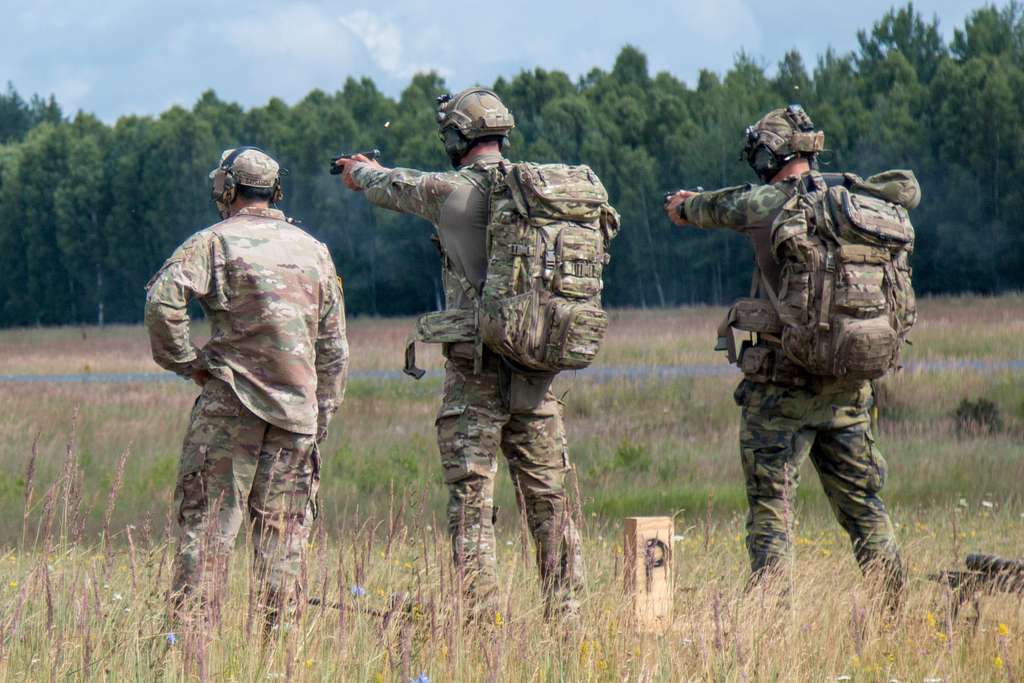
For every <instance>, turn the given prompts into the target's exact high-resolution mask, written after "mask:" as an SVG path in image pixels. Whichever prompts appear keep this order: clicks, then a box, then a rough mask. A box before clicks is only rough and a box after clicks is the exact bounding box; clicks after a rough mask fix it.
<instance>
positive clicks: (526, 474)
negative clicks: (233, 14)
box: [337, 88, 583, 616]
mask: <svg viewBox="0 0 1024 683" xmlns="http://www.w3.org/2000/svg"><path fill="white" fill-rule="evenodd" d="M439 103H440V104H439V110H438V122H439V125H440V136H441V139H442V141H443V142H444V146H445V151H446V152H447V154H448V157H449V159H450V160H451V163H452V166H453V167H454V168H455V170H454V171H449V172H439V173H428V172H423V171H417V170H412V169H406V168H396V169H387V168H383V167H381V166H380V164H378V163H377V162H376V161H375V160H370V159H368V158H367V157H365V156H362V155H354V156H353V157H352V158H351V159H340V160H339V161H338V162H337V163H338V164H339V165H342V166H343V167H344V173H343V175H342V180H343V182H344V183H345V185H346V186H348V187H349V188H350V189H352V190H361V191H363V192H364V193H365V195H366V198H367V199H368V200H369V201H370V202H371V203H373V204H375V205H377V206H380V207H383V208H387V209H391V210H393V211H401V212H405V213H413V214H416V215H418V216H420V217H422V218H424V219H426V220H428V221H430V222H431V223H433V224H434V226H435V228H436V230H437V236H438V238H439V244H440V247H441V251H442V254H443V259H442V261H443V273H442V275H443V278H444V283H445V293H446V306H447V308H448V309H449V310H451V309H459V308H472V302H471V296H472V295H471V294H470V293H468V292H467V291H466V290H465V289H464V287H466V286H469V287H472V288H473V289H474V290H475V291H476V292H479V291H480V290H481V287H482V285H483V282H484V278H485V276H486V272H487V247H486V242H485V238H486V227H487V223H488V192H489V182H490V180H489V171H490V170H491V169H493V168H494V167H495V166H497V165H498V164H499V163H500V162H501V161H502V159H503V157H502V148H503V147H504V145H505V144H506V143H507V137H506V136H507V134H508V132H509V131H510V130H511V129H512V127H513V125H514V122H513V118H512V114H511V113H510V112H509V111H508V109H507V108H506V107H505V105H504V104H503V103H502V102H501V100H500V99H499V98H498V97H497V95H495V93H493V92H491V91H489V90H486V89H483V88H470V89H467V90H464V91H463V92H461V93H459V94H457V95H455V96H454V97H447V96H446V97H443V98H439ZM460 283H466V284H465V285H463V284H460ZM476 352H477V346H476V344H474V343H473V342H458V343H449V344H445V345H444V347H443V353H444V356H445V358H446V359H447V362H446V365H445V381H444V396H443V400H442V404H441V409H440V411H439V412H438V416H437V422H436V425H437V438H438V447H439V450H440V453H441V465H442V468H443V470H444V481H445V484H447V486H448V491H449V502H448V528H449V533H450V535H451V539H452V553H453V559H454V562H455V565H456V567H457V568H458V570H459V572H460V573H461V574H462V575H463V577H464V578H463V581H464V590H465V593H466V595H467V597H468V598H469V599H470V602H471V604H472V609H473V611H474V613H475V614H477V615H478V616H479V615H480V614H482V613H484V612H487V611H493V610H495V609H496V607H497V598H498V595H497V593H498V579H497V573H496V562H495V547H494V545H495V540H494V523H495V521H496V515H497V509H496V508H495V507H494V500H493V497H494V480H495V475H496V474H497V471H498V461H497V450H498V448H499V447H500V448H501V450H502V452H503V453H504V455H505V457H506V459H507V461H508V467H509V473H510V475H511V477H512V482H513V485H514V487H515V490H516V499H517V501H518V503H519V506H520V508H521V511H522V513H523V514H524V516H525V517H526V520H527V524H528V525H529V528H530V531H531V534H532V536H533V539H534V542H535V544H536V550H537V561H538V566H539V570H540V575H541V581H542V584H543V587H544V591H545V600H546V603H545V604H546V607H547V613H548V614H549V615H550V614H554V613H557V614H559V615H571V614H574V613H575V611H576V610H577V597H576V596H577V593H578V591H579V588H580V587H581V585H582V581H583V565H582V557H581V554H580V541H579V535H578V533H577V530H576V527H575V525H574V524H573V520H572V517H571V511H570V510H569V509H568V505H567V500H566V493H565V478H566V473H567V472H568V471H569V470H570V464H569V454H568V449H567V445H566V438H565V428H564V426H563V423H562V406H561V404H560V403H559V401H558V400H557V399H556V398H555V396H554V395H553V394H552V392H551V390H550V386H551V382H552V380H553V378H554V374H553V373H548V374H540V373H527V372H522V371H520V370H519V369H517V368H515V367H513V366H512V365H511V364H510V363H508V362H507V361H505V360H504V359H503V358H502V357H500V356H498V355H497V354H495V353H494V352H492V351H491V350H490V349H488V348H486V347H484V348H483V349H482V354H483V357H482V367H481V368H480V372H475V368H474V358H475V356H476Z"/></svg>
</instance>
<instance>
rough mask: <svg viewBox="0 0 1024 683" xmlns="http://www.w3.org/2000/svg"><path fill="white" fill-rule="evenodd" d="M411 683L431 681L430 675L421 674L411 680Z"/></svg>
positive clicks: (428, 682)
mask: <svg viewBox="0 0 1024 683" xmlns="http://www.w3.org/2000/svg"><path fill="white" fill-rule="evenodd" d="M409 683H430V677H429V676H427V674H420V675H419V676H417V677H416V678H414V679H412V680H411V681H409Z"/></svg>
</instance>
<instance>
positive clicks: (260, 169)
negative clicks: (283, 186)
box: [220, 147, 281, 187]
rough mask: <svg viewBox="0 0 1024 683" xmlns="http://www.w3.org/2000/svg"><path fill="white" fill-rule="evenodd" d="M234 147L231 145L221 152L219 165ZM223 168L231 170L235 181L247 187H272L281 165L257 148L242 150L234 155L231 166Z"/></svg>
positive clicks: (279, 172)
mask: <svg viewBox="0 0 1024 683" xmlns="http://www.w3.org/2000/svg"><path fill="white" fill-rule="evenodd" d="M235 149H237V148H234V147H233V148H231V149H226V150H224V151H223V152H222V153H221V155H220V163H221V165H223V164H224V161H225V160H226V159H227V158H228V157H229V156H231V153H232V152H234V151H235ZM225 170H227V171H230V172H231V175H232V176H233V177H234V179H235V182H236V183H238V184H239V185H245V186H247V187H274V185H275V184H276V183H277V180H278V177H279V176H280V175H281V165H280V164H278V163H277V162H276V161H274V159H273V158H272V157H271V156H270V155H269V154H267V153H266V152H262V151H260V150H258V149H247V150H244V151H243V152H242V153H241V154H239V155H238V156H237V157H235V160H234V162H232V164H231V168H229V169H225Z"/></svg>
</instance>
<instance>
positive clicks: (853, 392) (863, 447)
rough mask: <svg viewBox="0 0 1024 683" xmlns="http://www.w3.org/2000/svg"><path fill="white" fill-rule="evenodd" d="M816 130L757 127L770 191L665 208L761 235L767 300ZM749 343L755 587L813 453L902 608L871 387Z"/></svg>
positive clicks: (757, 251)
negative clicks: (775, 249)
mask: <svg viewBox="0 0 1024 683" xmlns="http://www.w3.org/2000/svg"><path fill="white" fill-rule="evenodd" d="M812 131H813V126H812V125H811V123H810V119H809V117H807V115H806V113H805V112H804V111H803V109H802V108H800V107H799V106H798V105H794V106H792V107H790V108H789V109H779V110H775V111H773V112H771V113H769V114H768V115H766V116H765V117H764V118H762V119H761V120H760V121H758V122H757V123H756V124H755V125H754V126H751V127H750V128H749V129H748V131H747V134H748V144H747V148H746V149H745V150H744V152H745V156H746V159H747V160H748V162H749V163H750V165H751V166H752V167H753V168H754V170H755V172H757V173H758V175H759V176H760V177H761V178H762V180H763V181H764V182H765V184H764V185H761V186H752V185H741V186H737V187H730V188H725V189H722V190H717V191H713V192H688V191H680V192H677V193H675V194H674V195H672V196H671V197H670V199H669V201H668V202H667V203H666V207H665V209H666V213H667V214H668V217H669V218H670V220H672V222H673V223H675V224H677V225H681V226H682V225H687V224H690V225H695V226H697V227H700V228H706V229H710V228H718V227H724V228H729V229H732V230H736V231H738V232H740V233H742V234H745V235H747V236H748V237H750V239H751V242H752V243H753V247H754V255H755V261H756V268H757V270H758V271H759V273H755V282H757V280H758V278H763V281H762V283H763V284H764V286H756V287H754V289H756V291H757V292H758V296H760V297H764V291H765V288H766V287H770V288H771V291H772V292H779V288H780V283H781V270H780V266H779V263H778V262H777V261H776V259H775V257H774V256H773V253H772V244H771V235H772V230H771V228H772V226H773V224H774V223H776V221H777V219H778V218H779V217H780V214H783V213H784V207H786V206H787V203H788V202H790V200H791V199H793V198H794V197H795V196H796V195H798V194H799V193H801V192H806V191H808V185H809V184H813V182H814V177H812V175H811V171H812V166H813V164H814V160H815V155H816V153H817V152H818V151H820V149H821V145H822V144H823V141H824V136H823V134H822V133H821V132H820V131H814V132H812ZM816 177H817V178H822V176H821V175H820V174H817V175H816ZM839 177H840V178H841V177H842V176H839ZM783 218H785V216H783ZM727 323H728V321H727ZM725 335H729V336H730V337H731V335H732V330H731V329H730V328H729V327H728V325H725V326H724V329H723V330H720V337H722V339H725V338H726V337H725ZM729 341H730V344H731V339H730V340H729ZM747 344H748V343H745V348H744V349H743V350H742V352H741V354H740V355H739V358H738V359H736V362H738V363H739V364H740V366H741V369H743V370H744V373H745V378H744V379H743V381H742V382H741V383H740V385H739V387H738V388H737V389H736V392H735V400H736V403H737V404H738V405H739V406H740V408H741V410H742V418H741V419H742V421H741V426H740V452H741V457H742V464H743V471H744V474H745V477H746V489H747V500H748V503H749V506H750V510H749V513H748V515H747V551H748V554H749V556H750V564H751V570H752V577H751V578H752V581H757V580H758V579H760V578H761V577H762V576H763V575H765V574H766V573H769V572H771V570H772V569H773V568H774V567H776V566H777V565H778V563H779V561H780V560H781V559H782V558H783V557H784V556H785V555H786V554H787V553H788V552H789V550H790V547H789V546H790V538H789V535H790V530H791V526H790V524H791V514H792V506H793V496H794V493H795V490H796V486H797V483H798V481H799V471H800V465H801V463H802V462H803V460H804V459H805V458H806V457H808V456H810V460H811V462H812V463H813V464H814V467H815V469H816V470H817V472H818V476H819V478H820V479H821V483H822V486H823V487H824V489H825V493H826V495H827V496H828V499H829V503H830V504H831V507H832V511H833V512H834V514H835V516H836V518H837V520H838V521H839V523H840V524H841V525H842V527H843V529H844V530H845V531H846V532H847V534H849V536H850V539H851V541H852V543H853V550H854V553H855V555H856V558H857V561H858V563H859V564H860V566H861V568H862V569H864V570H865V571H871V570H879V573H880V575H881V576H882V577H883V578H884V581H885V584H886V588H887V601H888V604H889V606H890V607H893V608H895V607H896V606H897V605H898V603H899V595H900V593H901V591H902V585H903V582H904V579H903V569H902V565H901V561H900V555H899V550H898V547H897V544H896V539H895V535H894V531H893V526H892V522H891V521H890V519H889V514H888V512H887V511H886V508H885V505H884V504H883V503H882V499H881V498H880V497H879V491H880V490H881V489H882V486H883V485H884V483H885V479H886V463H885V459H884V458H883V457H882V454H881V453H880V452H879V450H878V448H877V447H876V446H875V438H874V435H873V434H872V420H871V410H872V407H873V405H874V397H873V394H872V387H871V384H870V383H869V382H867V381H864V380H850V379H840V378H834V377H825V376H820V375H812V374H810V373H809V372H807V371H806V370H805V369H803V368H802V367H800V366H798V365H796V364H795V363H794V362H792V361H791V360H790V359H789V358H787V356H786V354H785V353H783V351H782V348H781V345H780V343H779V339H778V338H776V337H773V335H769V334H759V335H757V338H756V341H755V343H754V344H753V345H749V346H747ZM755 361H756V362H755Z"/></svg>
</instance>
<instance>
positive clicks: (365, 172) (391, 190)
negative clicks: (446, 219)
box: [352, 164, 458, 225]
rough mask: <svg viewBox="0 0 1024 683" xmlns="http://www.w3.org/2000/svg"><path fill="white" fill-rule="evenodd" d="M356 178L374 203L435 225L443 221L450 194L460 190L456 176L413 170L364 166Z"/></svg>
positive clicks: (359, 169) (356, 172) (358, 171)
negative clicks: (445, 204)
mask: <svg viewBox="0 0 1024 683" xmlns="http://www.w3.org/2000/svg"><path fill="white" fill-rule="evenodd" d="M352 176H353V178H354V179H355V181H356V182H357V183H358V184H359V186H360V187H362V188H363V191H364V192H365V193H366V198H367V199H368V200H369V201H370V203H372V204H374V205H376V206H379V207H381V208H384V209H391V210H392V211H400V212H402V213H412V214H416V215H417V216H419V217H420V218H425V219H426V220H428V221H430V222H431V223H434V224H435V225H436V224H437V223H438V222H439V221H440V219H441V207H442V206H443V205H444V203H445V200H447V199H448V195H450V194H451V193H452V192H453V191H454V190H455V189H456V187H458V184H457V182H456V181H455V178H454V175H453V174H452V173H426V172H424V171H416V170H414V169H410V168H395V169H391V170H385V169H379V168H375V167H373V166H371V165H369V164H360V165H359V166H357V167H356V168H355V170H353V172H352Z"/></svg>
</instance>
